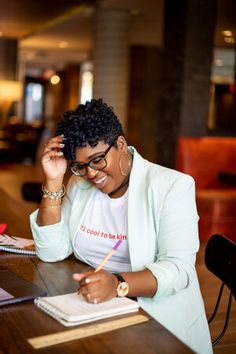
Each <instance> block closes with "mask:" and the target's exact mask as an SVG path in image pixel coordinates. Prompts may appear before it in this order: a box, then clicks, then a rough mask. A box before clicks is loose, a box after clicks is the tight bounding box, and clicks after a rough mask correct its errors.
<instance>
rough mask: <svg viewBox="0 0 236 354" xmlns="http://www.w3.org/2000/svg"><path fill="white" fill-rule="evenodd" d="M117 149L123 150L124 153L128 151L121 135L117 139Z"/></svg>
mask: <svg viewBox="0 0 236 354" xmlns="http://www.w3.org/2000/svg"><path fill="white" fill-rule="evenodd" d="M117 147H118V150H123V151H124V152H126V151H127V150H128V145H127V142H126V139H125V138H124V137H123V136H122V135H121V136H119V138H118V139H117Z"/></svg>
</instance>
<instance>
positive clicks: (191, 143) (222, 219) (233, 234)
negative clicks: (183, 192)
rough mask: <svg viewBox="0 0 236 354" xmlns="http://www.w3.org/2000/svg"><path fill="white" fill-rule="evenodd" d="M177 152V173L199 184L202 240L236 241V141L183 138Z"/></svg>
mask: <svg viewBox="0 0 236 354" xmlns="http://www.w3.org/2000/svg"><path fill="white" fill-rule="evenodd" d="M176 151H177V154H176V169H177V170H179V171H182V172H184V173H187V174H189V175H191V176H192V177H193V178H194V179H195V182H196V191H197V195H196V197H197V207H198V213H199V216H200V221H199V232H200V239H201V240H202V241H207V240H208V238H209V237H210V236H211V235H212V234H214V233H221V234H224V235H225V236H227V237H229V238H231V239H232V240H233V241H236V138H227V137H201V138H196V137H180V138H179V140H178V144H177V150H176Z"/></svg>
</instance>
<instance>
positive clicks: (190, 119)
mask: <svg viewBox="0 0 236 354" xmlns="http://www.w3.org/2000/svg"><path fill="white" fill-rule="evenodd" d="M235 41H236V2H235V1H234V0H209V1H205V0H193V1H185V0H181V1H171V0H145V1H144V0H136V1H135V0H98V1H96V0H91V1H86V0H84V1H83V0H66V1H64V0H57V2H56V3H55V2H50V1H46V0H41V1H36V2H35V1H29V0H24V1H20V2H19V1H17V0H8V1H4V2H1V4H0V195H1V193H5V194H7V195H8V196H9V198H11V199H12V200H14V202H15V203H18V205H20V208H21V207H22V208H23V209H24V211H25V214H26V216H27V215H29V213H30V212H32V211H33V210H34V209H35V208H36V207H37V204H38V203H39V199H40V197H39V189H40V188H41V187H40V186H41V183H42V180H43V175H42V172H41V169H40V156H41V151H42V148H43V146H44V144H45V142H46V141H47V140H48V139H49V138H50V137H51V136H53V135H54V132H55V130H56V126H57V123H58V121H60V119H61V118H62V115H63V112H65V111H66V110H70V109H73V108H75V107H76V106H77V105H78V104H79V103H84V102H86V101H87V100H90V99H91V98H92V97H95V98H100V97H101V98H103V99H104V101H106V102H107V103H108V104H109V105H111V106H112V107H113V108H114V111H115V113H116V114H117V116H118V118H119V119H120V120H121V122H122V124H123V126H124V128H125V134H126V137H127V140H128V143H129V145H133V146H135V147H136V148H137V150H138V151H139V152H140V153H141V154H142V155H143V156H144V157H145V158H147V159H148V160H151V161H153V162H155V163H158V164H161V165H164V166H166V167H170V168H175V169H177V170H179V171H182V172H184V173H187V174H189V175H191V176H193V177H194V179H195V182H196V201H197V207H198V212H199V215H200V221H199V236H200V241H201V242H200V243H201V246H200V251H199V253H198V257H197V271H198V275H199V280H200V285H201V289H202V293H203V298H204V301H205V305H206V310H207V313H210V312H211V311H212V309H213V304H214V302H215V299H216V297H217V291H218V285H219V279H217V278H216V277H215V276H214V275H212V274H211V273H210V272H209V270H208V269H206V265H205V261H204V255H205V248H206V244H207V242H208V240H209V238H210V237H211V236H212V235H213V234H222V235H224V236H226V237H227V238H229V239H230V240H231V241H233V242H236V90H235V79H236V73H235V67H236V64H235V62H236V61H235V53H236V51H235V43H236V42H235ZM0 218H1V215H0ZM25 220H26V219H25ZM0 222H4V220H0ZM27 222H28V221H27ZM234 270H235V265H234ZM227 292H229V291H228V289H226V290H225V293H224V294H223V306H222V308H221V307H220V311H219V316H218V317H217V320H216V321H215V323H214V325H213V326H212V327H211V333H212V336H214V335H216V333H217V332H218V331H220V327H221V326H222V325H223V318H224V313H225V305H226V302H227V297H228V293H227ZM234 296H235V294H234ZM214 350H215V353H222V354H223V353H224V354H230V353H233V352H234V353H235V350H236V306H235V298H233V304H232V310H231V317H230V321H229V325H228V329H227V332H226V334H225V335H224V338H223V339H222V340H221V342H220V343H219V344H218V345H217V346H216V347H215V349H214Z"/></svg>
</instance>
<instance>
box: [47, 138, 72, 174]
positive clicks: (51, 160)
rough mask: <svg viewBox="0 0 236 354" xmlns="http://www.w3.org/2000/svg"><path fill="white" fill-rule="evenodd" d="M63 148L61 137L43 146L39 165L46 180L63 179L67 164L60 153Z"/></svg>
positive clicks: (52, 139)
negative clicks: (40, 164)
mask: <svg viewBox="0 0 236 354" xmlns="http://www.w3.org/2000/svg"><path fill="white" fill-rule="evenodd" d="M63 147H64V144H63V136H62V135H59V136H56V137H53V138H51V139H50V140H49V141H48V142H47V144H45V145H44V149H43V154H42V159H41V163H42V167H43V170H44V173H45V176H46V179H48V180H57V179H63V177H64V174H65V172H66V168H67V162H66V159H65V158H64V157H63V152H62V151H61V149H62V148H63Z"/></svg>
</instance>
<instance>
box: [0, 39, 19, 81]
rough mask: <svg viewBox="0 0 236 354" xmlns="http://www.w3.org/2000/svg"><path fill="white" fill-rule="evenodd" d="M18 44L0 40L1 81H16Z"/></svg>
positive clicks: (13, 41)
mask: <svg viewBox="0 0 236 354" xmlns="http://www.w3.org/2000/svg"><path fill="white" fill-rule="evenodd" d="M17 53H18V42H17V40H16V39H4V38H0V80H16V79H17V77H16V75H17Z"/></svg>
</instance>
